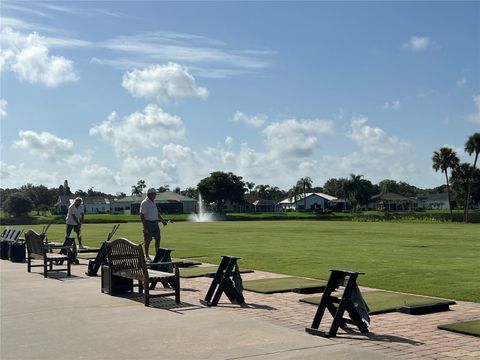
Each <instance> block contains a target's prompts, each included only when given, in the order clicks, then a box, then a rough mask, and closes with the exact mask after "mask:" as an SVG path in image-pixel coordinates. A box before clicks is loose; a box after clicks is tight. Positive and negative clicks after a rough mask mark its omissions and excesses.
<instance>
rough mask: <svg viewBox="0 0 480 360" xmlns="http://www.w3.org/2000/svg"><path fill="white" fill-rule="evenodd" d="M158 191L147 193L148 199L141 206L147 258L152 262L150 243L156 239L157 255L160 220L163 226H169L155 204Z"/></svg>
mask: <svg viewBox="0 0 480 360" xmlns="http://www.w3.org/2000/svg"><path fill="white" fill-rule="evenodd" d="M156 196H157V190H155V189H154V188H150V189H148V191H147V197H146V198H145V199H144V200H143V201H142V203H141V204H140V219H141V220H142V225H143V240H144V242H145V258H146V259H147V261H151V258H150V256H149V248H150V241H152V238H154V239H155V253H156V252H157V251H158V249H159V248H160V227H159V226H158V220H160V221H161V222H162V224H163V225H167V222H166V221H165V219H164V218H163V217H162V216H161V215H160V214H159V213H158V209H157V205H156V204H155V197H156Z"/></svg>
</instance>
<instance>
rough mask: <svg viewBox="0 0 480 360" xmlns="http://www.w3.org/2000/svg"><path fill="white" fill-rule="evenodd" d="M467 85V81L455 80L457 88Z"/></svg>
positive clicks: (463, 79) (462, 79)
mask: <svg viewBox="0 0 480 360" xmlns="http://www.w3.org/2000/svg"><path fill="white" fill-rule="evenodd" d="M466 84H467V79H465V78H461V79H458V80H457V87H463V86H465V85H466Z"/></svg>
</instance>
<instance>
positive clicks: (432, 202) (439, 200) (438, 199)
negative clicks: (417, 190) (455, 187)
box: [418, 193, 449, 210]
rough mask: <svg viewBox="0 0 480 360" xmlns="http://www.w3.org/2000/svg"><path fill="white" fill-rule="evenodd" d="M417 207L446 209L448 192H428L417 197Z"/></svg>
mask: <svg viewBox="0 0 480 360" xmlns="http://www.w3.org/2000/svg"><path fill="white" fill-rule="evenodd" d="M418 207H419V208H420V209H424V210H448V209H449V207H448V194H447V193H439V194H428V195H423V196H419V197H418Z"/></svg>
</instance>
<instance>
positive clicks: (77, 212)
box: [66, 197, 84, 249]
mask: <svg viewBox="0 0 480 360" xmlns="http://www.w3.org/2000/svg"><path fill="white" fill-rule="evenodd" d="M83 217H84V211H83V206H82V198H79V197H77V198H75V200H74V201H73V203H72V204H71V205H70V206H69V208H68V213H67V218H66V222H67V237H70V234H71V233H72V230H73V231H74V232H76V233H77V240H78V248H79V249H84V247H83V245H82V234H81V229H82V222H83Z"/></svg>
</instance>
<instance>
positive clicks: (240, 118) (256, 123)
mask: <svg viewBox="0 0 480 360" xmlns="http://www.w3.org/2000/svg"><path fill="white" fill-rule="evenodd" d="M267 119H268V117H267V115H265V114H257V115H254V116H248V115H245V114H244V113H242V112H241V111H237V112H236V113H235V115H233V122H242V123H245V124H248V125H250V126H253V127H255V128H259V127H262V126H263V125H264V124H265V122H266V121H267Z"/></svg>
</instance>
